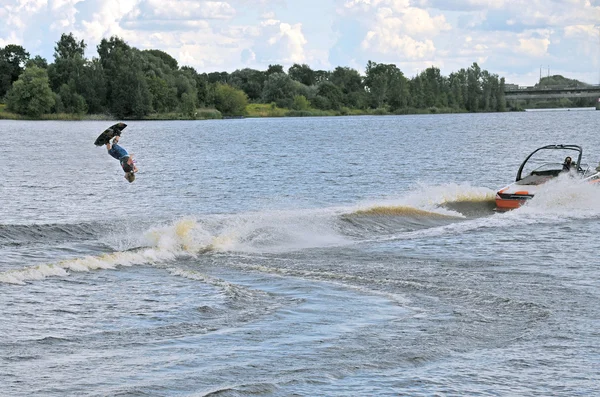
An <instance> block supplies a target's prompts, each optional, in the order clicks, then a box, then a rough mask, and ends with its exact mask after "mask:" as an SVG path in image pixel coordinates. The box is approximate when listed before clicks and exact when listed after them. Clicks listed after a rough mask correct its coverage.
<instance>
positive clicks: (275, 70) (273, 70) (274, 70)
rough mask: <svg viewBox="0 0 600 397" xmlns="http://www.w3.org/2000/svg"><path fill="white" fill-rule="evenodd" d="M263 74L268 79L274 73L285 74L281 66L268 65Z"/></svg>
mask: <svg viewBox="0 0 600 397" xmlns="http://www.w3.org/2000/svg"><path fill="white" fill-rule="evenodd" d="M265 73H266V75H267V77H269V76H271V75H272V74H275V73H283V74H285V72H284V71H283V66H281V65H269V67H268V68H267V71H266V72H265Z"/></svg>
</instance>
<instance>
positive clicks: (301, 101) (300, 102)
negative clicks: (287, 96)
mask: <svg viewBox="0 0 600 397" xmlns="http://www.w3.org/2000/svg"><path fill="white" fill-rule="evenodd" d="M292 109H294V110H308V109H310V102H309V101H308V99H306V97H305V96H304V95H296V96H294V103H293V105H292Z"/></svg>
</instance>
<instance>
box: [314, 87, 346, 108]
mask: <svg viewBox="0 0 600 397" xmlns="http://www.w3.org/2000/svg"><path fill="white" fill-rule="evenodd" d="M317 95H318V96H321V97H323V98H327V102H322V104H321V106H327V105H325V103H328V106H329V107H328V108H325V109H323V108H321V109H323V110H328V109H333V110H338V109H339V108H340V107H342V97H343V96H344V94H343V93H342V90H341V89H340V88H339V87H338V86H337V85H335V84H333V83H332V82H331V81H323V82H321V83H320V84H319V88H318V89H317Z"/></svg>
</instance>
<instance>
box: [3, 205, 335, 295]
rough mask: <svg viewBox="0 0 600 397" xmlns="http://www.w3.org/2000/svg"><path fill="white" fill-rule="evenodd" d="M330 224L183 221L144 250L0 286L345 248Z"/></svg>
mask: <svg viewBox="0 0 600 397" xmlns="http://www.w3.org/2000/svg"><path fill="white" fill-rule="evenodd" d="M332 219H333V217H332V216H331V211H312V212H311V211H300V212H298V211H295V212H292V211H287V212H281V211H277V212H268V213H257V214H246V215H243V216H242V215H239V216H229V217H214V218H212V219H209V220H204V221H203V222H199V221H198V220H196V219H193V218H184V219H180V220H178V221H176V222H174V223H171V224H166V225H163V226H159V227H153V228H151V229H150V230H148V231H146V232H145V233H143V235H142V236H141V238H139V239H137V240H138V241H141V242H142V246H143V248H136V249H130V250H127V251H117V252H113V253H110V254H103V255H98V256H86V257H83V258H76V259H69V260H64V261H60V262H58V263H52V264H42V265H36V266H29V267H25V268H22V269H17V270H9V271H5V272H1V273H0V282H1V283H10V284H25V283H26V282H28V281H33V280H41V279H44V278H46V277H65V276H68V274H69V272H86V271H90V270H96V269H115V268H117V267H118V266H133V265H141V264H161V263H166V262H168V261H172V260H174V259H176V258H178V257H182V256H197V255H198V254H201V253H205V252H207V251H237V252H252V253H256V252H281V251H290V250H298V249H303V248H312V247H323V246H331V245H340V244H344V243H347V240H346V239H345V238H344V237H343V236H341V235H340V234H339V233H337V232H336V230H335V228H334V227H333V225H332V224H331V221H332ZM133 240H135V239H132V241H133ZM138 244H139V243H138ZM138 247H139V245H138Z"/></svg>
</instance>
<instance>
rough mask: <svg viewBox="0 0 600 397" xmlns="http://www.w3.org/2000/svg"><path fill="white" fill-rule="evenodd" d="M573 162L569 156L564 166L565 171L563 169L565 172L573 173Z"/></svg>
mask: <svg viewBox="0 0 600 397" xmlns="http://www.w3.org/2000/svg"><path fill="white" fill-rule="evenodd" d="M571 161H572V160H571V157H569V156H567V157H566V158H565V162H564V163H563V165H562V166H563V169H562V170H563V172H569V171H571Z"/></svg>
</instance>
